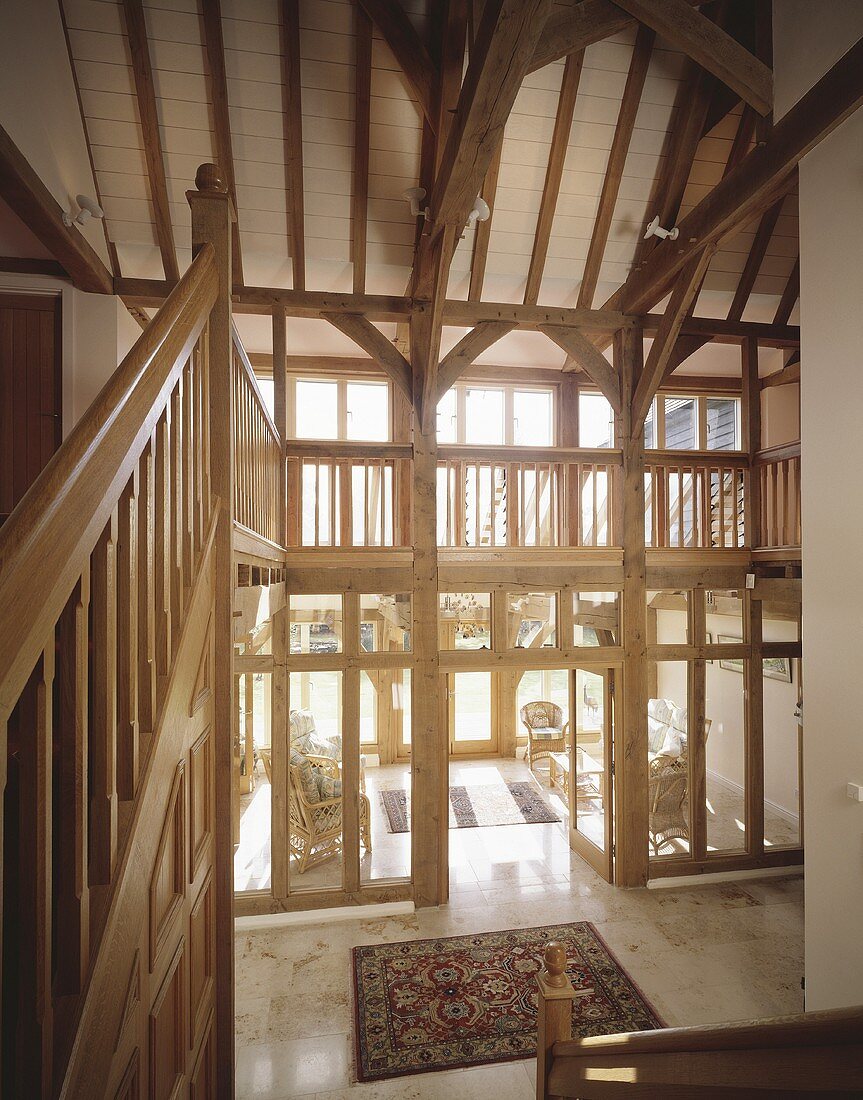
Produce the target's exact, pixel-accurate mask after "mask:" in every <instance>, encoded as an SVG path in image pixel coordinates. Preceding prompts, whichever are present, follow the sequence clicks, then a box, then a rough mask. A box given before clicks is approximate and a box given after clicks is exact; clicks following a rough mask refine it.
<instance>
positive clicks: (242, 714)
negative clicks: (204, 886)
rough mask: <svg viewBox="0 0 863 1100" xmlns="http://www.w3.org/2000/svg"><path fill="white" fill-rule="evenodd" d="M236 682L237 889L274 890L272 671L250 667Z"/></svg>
mask: <svg viewBox="0 0 863 1100" xmlns="http://www.w3.org/2000/svg"><path fill="white" fill-rule="evenodd" d="M235 682H236V688H237V690H236V699H237V715H238V719H239V721H238V725H237V738H236V741H235V756H234V759H235V766H236V767H237V769H238V771H239V790H240V843H239V844H238V845H237V848H236V850H235V852H234V889H235V890H237V891H243V890H270V889H271V887H272V866H271V859H272V856H271V849H270V835H271V833H270V830H271V822H272V807H271V799H270V795H271V791H272V788H271V787H270V776H271V774H272V757H271V746H272V731H271V728H270V716H271V695H270V688H271V683H272V676H271V674H270V673H268V672H255V673H244V674H243V675H242V676H237V677H236V681H235Z"/></svg>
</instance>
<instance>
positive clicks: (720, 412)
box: [707, 397, 740, 451]
mask: <svg viewBox="0 0 863 1100" xmlns="http://www.w3.org/2000/svg"><path fill="white" fill-rule="evenodd" d="M707 450H708V451H738V450H740V402H739V401H738V400H737V399H736V398H732V397H708V398H707Z"/></svg>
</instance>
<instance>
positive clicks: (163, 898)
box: [150, 761, 186, 971]
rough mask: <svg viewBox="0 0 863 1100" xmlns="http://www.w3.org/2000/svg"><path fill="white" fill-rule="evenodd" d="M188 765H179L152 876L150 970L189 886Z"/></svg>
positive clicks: (163, 944)
mask: <svg viewBox="0 0 863 1100" xmlns="http://www.w3.org/2000/svg"><path fill="white" fill-rule="evenodd" d="M185 803H186V769H185V761H181V762H180V763H179V764H178V765H177V770H176V773H175V775H174V783H173V785H172V787H171V797H170V799H169V800H168V812H167V813H166V815H165V820H164V822H163V825H162V834H161V837H160V839H159V850H158V854H157V856H156V865H155V867H154V869H153V877H152V879H151V880H150V970H151V971H153V970H155V969H156V966H157V964H158V962H159V953H160V952H161V950H162V949H163V947H164V946H165V943H166V942H167V940H168V937H169V935H170V933H171V930H172V925H173V920H174V917H175V916H176V914H177V912H178V911H179V910H180V908H181V907H182V904H183V898H184V896H185V890H186V829H185V809H186V805H185Z"/></svg>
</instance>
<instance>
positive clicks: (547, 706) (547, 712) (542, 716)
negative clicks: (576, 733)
mask: <svg viewBox="0 0 863 1100" xmlns="http://www.w3.org/2000/svg"><path fill="white" fill-rule="evenodd" d="M519 717H520V718H521V724H522V725H523V726H524V728H525V729H526V730H527V748H526V749H525V750H524V758H525V760H526V761H527V764H528V767H529V768H530V770H531V771H533V766H534V764H535V763H536V762H537V760H542V758H543V757H549V756H551V754H552V753H553V752H566V735H567V732H568V730H569V722H564V720H563V711H562V710H561V708H560V707H559V706H558V705H557V703H549V702H547V701H546V700H544V699H538V700H536V701H535V702H533V703H525V704H524V706H523V707H522V708H521V710H520V711H519Z"/></svg>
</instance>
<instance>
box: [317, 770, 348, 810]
mask: <svg viewBox="0 0 863 1100" xmlns="http://www.w3.org/2000/svg"><path fill="white" fill-rule="evenodd" d="M312 771H314V773H315V779H316V780H317V784H318V793H319V795H320V798H321V801H322V802H326V801H327V799H328V798H341V797H342V781H341V779H336V777H335V776H333V775H326V774H325V773H324V772H323V771H321V769H320V768H313V769H312Z"/></svg>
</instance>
